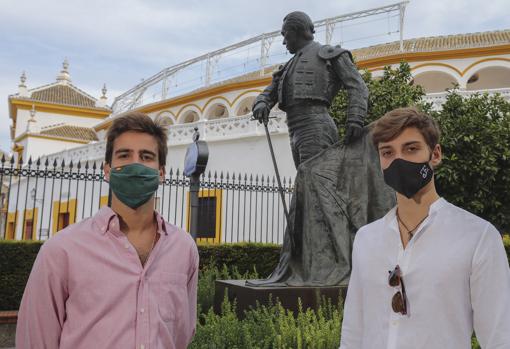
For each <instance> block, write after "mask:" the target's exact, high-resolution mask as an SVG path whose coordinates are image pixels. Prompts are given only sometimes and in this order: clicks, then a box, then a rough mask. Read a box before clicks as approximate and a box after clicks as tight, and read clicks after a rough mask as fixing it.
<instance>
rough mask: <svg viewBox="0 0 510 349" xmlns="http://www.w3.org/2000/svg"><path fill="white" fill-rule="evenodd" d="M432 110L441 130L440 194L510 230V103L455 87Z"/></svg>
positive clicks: (502, 228) (438, 173)
mask: <svg viewBox="0 0 510 349" xmlns="http://www.w3.org/2000/svg"><path fill="white" fill-rule="evenodd" d="M432 115H433V116H434V117H435V118H436V119H437V120H438V122H439V125H440V127H441V131H442V137H441V145H442V150H443V163H442V165H440V166H439V168H438V169H437V171H436V179H437V185H438V192H439V194H440V195H442V196H444V197H445V198H446V199H447V200H448V201H450V202H452V203H453V204H455V205H458V206H460V207H462V208H464V209H466V210H468V211H470V212H473V213H474V214H476V215H479V216H481V217H483V218H485V219H487V220H488V221H490V222H491V223H493V224H494V225H495V226H496V227H497V228H499V229H500V231H502V232H503V231H504V232H507V233H508V232H510V103H509V102H507V101H505V99H504V98H503V97H501V96H500V95H491V96H489V95H488V94H486V93H485V94H474V95H471V96H469V97H463V96H461V95H460V94H459V93H458V91H456V90H451V91H449V93H448V95H447V98H446V102H445V103H444V104H443V106H442V109H441V110H439V111H436V112H433V113H432Z"/></svg>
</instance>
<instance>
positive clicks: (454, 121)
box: [331, 62, 510, 233]
mask: <svg viewBox="0 0 510 349" xmlns="http://www.w3.org/2000/svg"><path fill="white" fill-rule="evenodd" d="M363 79H364V81H365V83H366V84H367V86H368V89H369V91H370V96H369V102H368V115H367V118H366V122H367V124H368V123H370V122H372V121H374V120H377V119H378V118H379V117H381V116H382V115H384V114H385V113H387V112H388V111H391V110H393V109H395V108H400V107H408V106H416V107H418V108H419V109H421V110H423V111H424V112H427V113H429V114H431V115H432V116H433V117H434V118H436V120H438V122H439V125H440V128H441V131H442V137H441V145H442V149H443V163H442V164H441V165H440V166H439V167H438V168H437V170H436V180H437V189H438V192H439V194H440V195H442V196H444V197H445V198H446V199H447V200H448V201H450V202H451V203H453V204H455V205H458V206H460V207H462V208H464V209H466V210H468V211H470V212H473V213H474V214H476V215H479V216H481V217H483V218H485V219H487V220H488V221H490V222H491V223H493V224H494V225H495V226H496V227H497V228H498V229H500V231H502V232H506V233H509V232H510V103H509V102H507V101H505V99H504V98H502V97H501V96H500V95H491V96H489V95H487V94H474V95H471V96H469V97H463V96H461V95H460V94H459V93H458V91H457V90H455V89H453V90H450V91H449V93H448V95H447V97H446V102H445V103H444V104H443V106H442V109H441V110H437V111H433V110H432V105H431V104H430V103H425V102H424V101H423V100H422V98H423V97H424V96H425V92H424V90H423V88H422V87H421V86H415V85H413V83H412V82H413V77H412V75H411V69H410V67H409V64H407V63H405V62H402V63H400V65H399V67H397V68H395V69H393V68H391V67H385V68H384V73H383V76H382V78H380V79H374V78H373V77H372V76H371V74H370V73H369V72H364V73H363ZM346 97H347V95H346V93H345V92H344V93H342V94H339V95H338V96H337V97H336V98H335V100H334V102H333V105H332V107H331V115H332V116H333V119H334V120H335V122H336V124H337V126H339V127H338V128H339V133H340V136H341V137H343V135H344V125H345V120H346V113H345V111H346V107H347V98H346Z"/></svg>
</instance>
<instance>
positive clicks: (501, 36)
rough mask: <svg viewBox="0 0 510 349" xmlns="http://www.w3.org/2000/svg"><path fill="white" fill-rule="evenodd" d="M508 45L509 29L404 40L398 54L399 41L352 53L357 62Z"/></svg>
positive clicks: (509, 42)
mask: <svg viewBox="0 0 510 349" xmlns="http://www.w3.org/2000/svg"><path fill="white" fill-rule="evenodd" d="M508 44H510V29H507V30H498V31H490V32H481V33H469V34H458V35H446V36H431V37H425V38H416V39H409V40H404V41H403V48H404V52H400V41H394V42H390V43H387V44H381V45H375V46H369V47H364V48H359V49H355V50H352V53H353V55H354V56H355V57H356V59H357V60H358V61H363V60H367V59H371V58H377V57H384V56H391V55H395V54H400V53H404V54H405V53H415V52H434V51H448V50H458V49H466V48H478V47H490V46H498V45H508Z"/></svg>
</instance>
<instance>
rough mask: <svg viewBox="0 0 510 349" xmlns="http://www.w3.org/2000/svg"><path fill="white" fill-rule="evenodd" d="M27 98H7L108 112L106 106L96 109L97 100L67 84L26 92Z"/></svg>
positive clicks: (52, 85)
mask: <svg viewBox="0 0 510 349" xmlns="http://www.w3.org/2000/svg"><path fill="white" fill-rule="evenodd" d="M28 93H29V96H26V97H25V96H20V94H19V93H16V94H14V95H11V96H9V98H16V99H25V100H29V101H37V102H44V103H52V104H61V105H67V106H72V107H81V108H92V109H100V110H110V108H109V107H108V106H105V107H97V106H96V102H97V100H96V99H95V98H94V97H92V96H91V95H89V94H88V93H86V92H85V91H82V90H81V89H79V88H78V87H76V86H74V85H73V84H71V83H69V82H67V83H62V82H58V81H57V82H54V83H52V84H48V85H43V86H40V87H37V88H34V89H31V90H29V91H28Z"/></svg>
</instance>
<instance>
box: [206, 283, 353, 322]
mask: <svg viewBox="0 0 510 349" xmlns="http://www.w3.org/2000/svg"><path fill="white" fill-rule="evenodd" d="M245 282H246V280H216V284H215V295H214V311H215V312H216V313H219V312H220V310H221V303H222V302H223V298H224V295H225V290H226V289H228V299H229V300H230V301H233V300H234V299H237V314H238V316H240V317H244V310H248V309H249V308H250V307H253V308H254V307H255V306H256V303H257V301H258V302H259V303H260V304H265V305H267V304H268V303H269V299H270V298H271V300H272V302H273V303H276V299H278V300H279V301H280V303H281V304H282V306H283V307H284V308H285V309H290V310H293V311H295V312H296V311H297V309H298V298H300V299H301V304H302V307H303V310H305V309H307V308H312V309H318V308H319V305H320V302H321V298H326V299H328V298H329V299H330V300H331V302H332V304H335V305H336V304H338V300H339V296H340V297H342V299H344V298H345V294H346V291H347V287H346V286H325V287H252V286H246V284H245Z"/></svg>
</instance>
